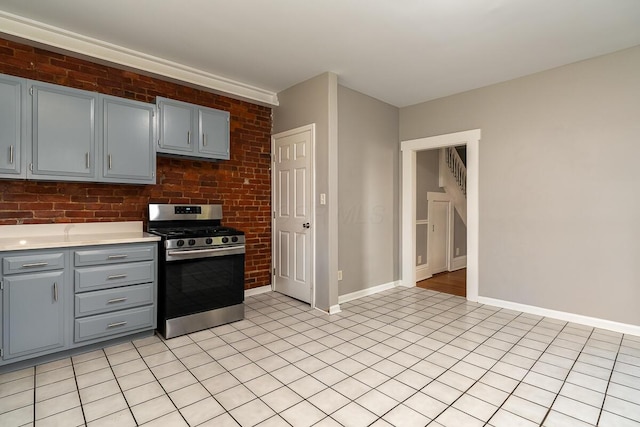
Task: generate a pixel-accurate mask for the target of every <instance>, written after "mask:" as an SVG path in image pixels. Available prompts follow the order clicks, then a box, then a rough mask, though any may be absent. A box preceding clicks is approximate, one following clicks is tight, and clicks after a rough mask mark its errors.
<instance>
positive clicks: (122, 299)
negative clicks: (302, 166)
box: [107, 297, 127, 304]
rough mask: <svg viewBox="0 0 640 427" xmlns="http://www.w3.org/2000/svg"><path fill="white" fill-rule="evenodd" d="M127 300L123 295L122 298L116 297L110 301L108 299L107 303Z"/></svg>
mask: <svg viewBox="0 0 640 427" xmlns="http://www.w3.org/2000/svg"><path fill="white" fill-rule="evenodd" d="M126 300H127V298H125V297H122V298H114V299H110V300H109V301H107V304H115V303H116V302H125V301H126Z"/></svg>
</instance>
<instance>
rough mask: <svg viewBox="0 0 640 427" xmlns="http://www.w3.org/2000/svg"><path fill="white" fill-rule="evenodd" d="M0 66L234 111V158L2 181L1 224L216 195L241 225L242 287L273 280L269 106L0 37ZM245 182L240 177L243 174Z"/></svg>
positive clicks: (89, 215)
mask: <svg viewBox="0 0 640 427" xmlns="http://www.w3.org/2000/svg"><path fill="white" fill-rule="evenodd" d="M0 72H2V73H6V74H11V75H15V76H20V77H24V78H31V79H36V80H40V81H45V82H48V83H56V84H63V85H66V86H71V87H76V88H81V89H86V90H91V91H96V92H100V93H106V94H116V95H118V96H124V97H126V98H129V99H136V100H140V101H144V102H151V103H153V102H155V97H156V96H164V97H168V98H173V99H178V100H183V101H186V102H192V103H195V104H199V105H204V106H209V107H213V108H220V109H223V110H226V111H229V112H230V113H231V129H232V133H231V160H229V161H221V162H215V163H213V162H205V161H197V160H186V159H175V158H167V157H158V158H157V176H158V180H157V182H158V183H157V184H155V185H148V186H143V185H118V184H113V185H112V184H98V183H72V182H66V183H65V182H25V181H19V180H17V181H14V180H9V181H2V182H0V200H1V201H2V203H0V224H18V223H24V224H27V223H30V224H31V223H32V224H35V223H52V222H56V223H69V222H86V221H92V222H93V221H146V219H147V205H148V204H149V203H221V204H223V213H224V219H223V223H224V224H225V225H228V226H231V227H237V228H240V229H242V230H244V231H245V233H246V237H247V247H248V248H249V249H248V251H247V254H248V256H247V263H246V275H245V278H246V279H245V287H246V288H253V287H258V286H263V285H267V284H269V283H271V271H270V269H271V240H270V235H271V234H270V233H271V217H270V213H271V188H270V183H271V175H270V171H269V167H270V154H269V153H270V150H271V140H270V134H271V109H270V108H269V107H265V106H261V105H255V104H251V103H249V102H246V101H238V100H234V99H231V98H227V97H225V96H222V95H218V94H214V93H211V92H207V91H201V90H198V89H194V88H191V87H187V86H183V85H179V84H176V83H172V82H167V81H163V80H160V79H157V78H154V77H149V76H145V75H142V74H138V73H135V72H132V71H125V70H119V69H117V68H113V67H108V66H104V65H101V64H96V63H92V62H90V61H87V60H84V59H79V58H74V57H71V56H67V55H61V54H57V53H53V52H49V51H46V50H44V49H35V48H33V47H31V46H28V45H24V44H21V43H15V42H12V41H8V40H4V39H1V38H0ZM245 178H247V179H249V180H250V184H249V185H246V184H244V179H245Z"/></svg>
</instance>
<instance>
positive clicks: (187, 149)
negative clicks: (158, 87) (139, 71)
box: [156, 97, 230, 160]
mask: <svg viewBox="0 0 640 427" xmlns="http://www.w3.org/2000/svg"><path fill="white" fill-rule="evenodd" d="M156 102H157V106H158V112H159V141H158V148H157V152H158V153H159V154H168V155H175V156H186V157H195V158H201V159H210V160H228V159H229V147H230V143H229V141H230V127H229V120H230V114H229V112H227V111H222V110H216V109H214V108H207V107H202V106H198V105H194V104H189V103H186V102H181V101H175V100H173V99H167V98H162V97H157V98H156Z"/></svg>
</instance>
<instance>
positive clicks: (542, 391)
mask: <svg viewBox="0 0 640 427" xmlns="http://www.w3.org/2000/svg"><path fill="white" fill-rule="evenodd" d="M246 303H247V310H246V319H245V320H243V321H241V322H236V323H233V324H230V325H225V326H221V327H217V328H213V329H210V330H206V331H202V332H197V333H194V334H191V335H189V336H183V337H179V338H174V339H171V340H168V341H163V340H161V339H160V338H158V337H151V338H147V339H143V340H140V341H135V342H129V343H125V344H121V345H117V346H113V347H108V348H105V349H104V350H99V351H94V352H90V353H85V354H81V355H79V356H75V357H73V358H67V359H63V360H59V361H56V362H53V363H48V364H45V365H40V366H37V367H35V368H30V369H25V370H21V371H18V372H12V373H8V374H4V375H2V376H0V426H3V427H9V426H22V425H33V424H34V420H35V425H36V426H65V427H73V426H83V425H88V426H91V427H94V426H117V427H127V426H135V425H145V426H187V425H189V426H216V427H225V426H237V425H241V426H254V425H259V426H265V427H266V426H288V425H292V426H311V425H314V426H347V427H352V426H353V427H358V426H369V425H372V426H403V427H411V426H426V425H430V426H438V427H441V426H445V427H460V426H483V425H490V426H495V427H502V426H507V427H512V426H537V425H545V426H550V427H551V426H589V425H601V426H640V337H637V336H629V335H622V334H619V333H615V332H610V331H606V330H599V329H593V328H590V327H586V326H583V325H578V324H572V323H566V322H563V321H559V320H555V319H550V318H542V317H538V316H533V315H529V314H523V313H519V312H514V311H509V310H503V309H498V308H495V307H491V306H486V305H480V304H474V303H469V302H467V301H465V300H464V299H463V298H460V297H454V296H451V295H446V294H440V293H437V292H433V291H428V290H424V289H419V288H412V289H404V288H397V289H393V290H389V291H386V292H383V293H380V294H377V295H374V296H370V297H366V298H362V299H360V300H356V301H352V302H350V303H347V304H343V305H342V309H343V312H342V313H340V314H337V315H332V316H328V315H326V314H323V313H321V312H320V311H317V310H311V309H310V308H309V307H308V306H307V305H305V304H302V303H300V302H298V301H296V300H293V299H291V298H288V297H286V296H283V295H279V294H275V293H269V294H263V295H258V296H255V297H251V298H248V299H247V301H246Z"/></svg>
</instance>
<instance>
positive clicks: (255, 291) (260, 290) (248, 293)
mask: <svg viewBox="0 0 640 427" xmlns="http://www.w3.org/2000/svg"><path fill="white" fill-rule="evenodd" d="M272 291H273V290H272V289H271V285H264V286H259V287H257V288H251V289H245V290H244V297H245V298H247V297H253V296H256V295H260V294H266V293H267V292H272Z"/></svg>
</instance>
